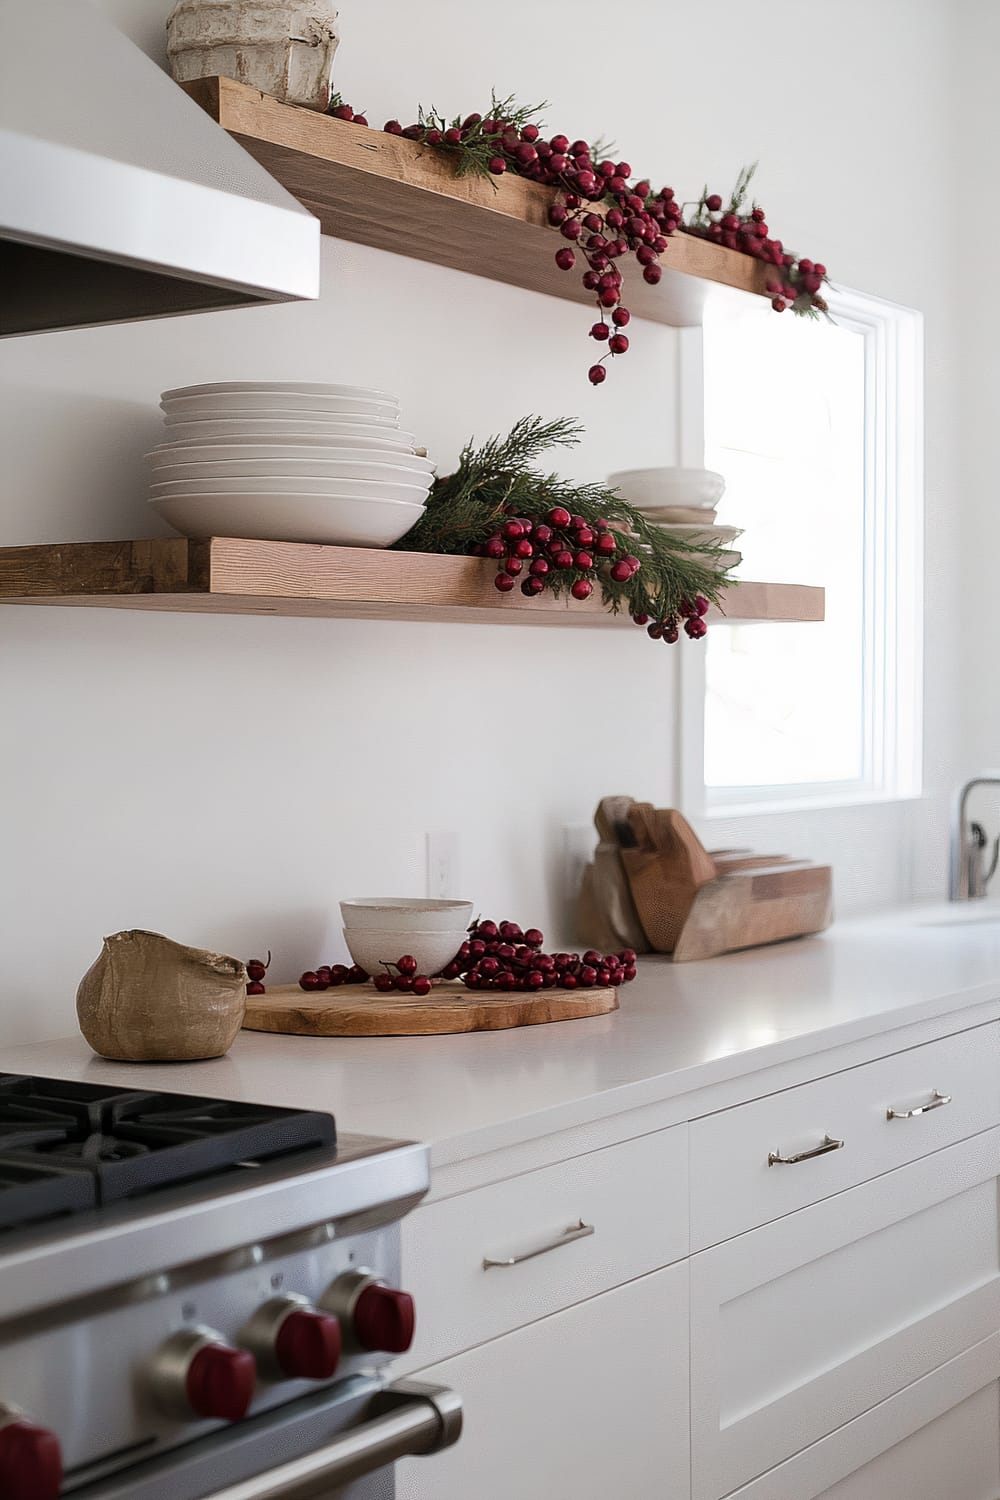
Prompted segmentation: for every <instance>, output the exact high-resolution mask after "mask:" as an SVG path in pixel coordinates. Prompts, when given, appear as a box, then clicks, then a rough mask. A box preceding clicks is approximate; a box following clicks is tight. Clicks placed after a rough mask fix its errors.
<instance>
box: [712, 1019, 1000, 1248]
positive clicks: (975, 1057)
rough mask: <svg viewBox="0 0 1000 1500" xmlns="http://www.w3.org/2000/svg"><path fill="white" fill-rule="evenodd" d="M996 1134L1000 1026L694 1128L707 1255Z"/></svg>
mask: <svg viewBox="0 0 1000 1500" xmlns="http://www.w3.org/2000/svg"><path fill="white" fill-rule="evenodd" d="M996 1124H1000V1022H993V1023H991V1024H990V1025H988V1026H977V1027H975V1028H974V1029H973V1030H971V1031H963V1032H960V1033H958V1035H956V1036H950V1037H942V1038H941V1039H940V1040H939V1041H936V1042H928V1043H927V1044H926V1045H925V1046H923V1047H914V1048H911V1049H910V1050H909V1051H906V1052H898V1053H896V1054H894V1055H893V1056H892V1057H883V1058H879V1060H878V1061H877V1062H872V1063H865V1064H863V1065H862V1066H861V1067H857V1068H851V1069H850V1070H848V1071H847V1072H844V1073H836V1074H834V1075H833V1076H832V1077H829V1078H820V1079H817V1080H816V1081H815V1082H814V1083H805V1084H801V1085H800V1086H799V1087H798V1088H792V1089H786V1090H784V1091H783V1092H782V1093H780V1094H772V1095H770V1096H769V1097H768V1098H765V1099H756V1100H754V1101H753V1103H751V1104H742V1105H739V1106H738V1107H736V1108H734V1109H727V1110H723V1111H721V1112H720V1113H719V1114H715V1115H707V1116H705V1117H704V1118H703V1119H700V1120H696V1121H694V1123H693V1124H692V1125H691V1127H690V1130H691V1246H692V1249H693V1250H700V1249H704V1248H705V1247H706V1246H708V1245H714V1244H717V1243H718V1242H719V1241H720V1240H725V1239H728V1238H730V1237H731V1236H732V1235H736V1234H741V1233H743V1231H744V1230H747V1229H752V1228H755V1227H756V1226H757V1225H758V1224H766V1223H768V1222H769V1221H770V1220H771V1219H777V1218H780V1217H781V1216H782V1215H783V1214H787V1213H793V1212H794V1211H795V1210H796V1209H799V1208H803V1207H805V1205H806V1204H809V1203H816V1202H818V1201H819V1200H820V1199H822V1198H826V1197H829V1196H830V1195H831V1194H833V1193H839V1192H842V1191H843V1190H844V1189H845V1188H848V1187H852V1186H854V1184H856V1183H859V1182H865V1181H867V1179H868V1178H870V1177H876V1176H878V1175H879V1173H881V1172H888V1171H891V1170H892V1169H893V1168H894V1167H899V1166H902V1165H904V1164H905V1163H906V1162H909V1161H915V1160H916V1159H917V1158H919V1157H921V1156H926V1155H928V1154H929V1153H930V1152H932V1151H937V1150H940V1148H941V1147H942V1146H948V1145H951V1144H952V1143H953V1142H955V1141H960V1140H964V1139H965V1138H966V1137H968V1136H970V1135H975V1134H976V1133H977V1132H978V1131H981V1130H988V1129H989V1128H990V1127H991V1126H993V1125H996Z"/></svg>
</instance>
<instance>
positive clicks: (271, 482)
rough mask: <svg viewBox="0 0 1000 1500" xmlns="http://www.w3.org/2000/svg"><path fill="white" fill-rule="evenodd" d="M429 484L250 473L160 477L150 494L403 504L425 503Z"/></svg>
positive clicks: (160, 497) (157, 497)
mask: <svg viewBox="0 0 1000 1500" xmlns="http://www.w3.org/2000/svg"><path fill="white" fill-rule="evenodd" d="M429 488H430V486H429V484H404V483H399V484H391V483H389V482H387V481H382V480H379V481H375V480H374V479H306V478H302V479H286V478H279V477H274V478H270V479H265V478H264V477H263V475H260V474H257V475H253V474H248V475H247V476H246V477H245V478H243V479H239V478H229V479H197V478H195V479H168V480H162V481H160V480H157V481H155V482H154V483H153V484H151V485H150V487H149V493H150V495H152V496H154V497H155V498H156V499H166V498H168V497H170V496H172V495H245V494H254V495H264V494H268V495H271V496H272V497H273V498H274V499H275V500H277V501H280V500H282V499H283V498H284V496H285V495H320V496H322V497H323V498H324V499H328V500H360V501H365V500H396V501H399V502H400V504H403V505H423V503H424V501H425V500H426V499H427V492H428V490H429Z"/></svg>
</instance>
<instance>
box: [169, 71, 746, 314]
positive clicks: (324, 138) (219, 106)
mask: <svg viewBox="0 0 1000 1500" xmlns="http://www.w3.org/2000/svg"><path fill="white" fill-rule="evenodd" d="M181 87H182V88H185V89H186V90H187V92H188V93H189V94H190V95H191V97H192V98H193V99H195V100H196V101H197V102H198V103H199V104H200V105H201V106H202V108H203V109H205V110H207V111H208V113H209V114H210V115H211V116H212V118H213V119H214V120H217V121H218V122H219V124H220V125H222V126H223V128H224V129H226V130H228V131H229V133H230V135H232V136H233V137H234V138H235V139H236V140H237V141H239V143H240V145H241V146H243V147H244V148H245V149H246V150H247V151H249V152H250V154H251V156H254V157H256V159H257V160H258V161H259V162H260V163H261V164H262V165H263V166H264V167H266V168H267V170H268V171H269V172H270V173H271V174H272V176H274V177H276V178H277V179H278V181H279V182H280V183H282V184H283V186H284V187H286V188H287V189H288V191H289V192H290V193H293V194H294V195H295V197H296V198H298V199H299V201H300V202H301V203H302V204H303V205H304V206H305V207H306V208H308V209H310V210H311V212H312V213H314V214H315V215H316V216H317V218H318V219H319V221H320V223H321V225H322V227H323V231H324V233H325V234H330V235H335V236H336V237H337V238H338V239H342V240H354V241H356V242H358V243H359V244H364V245H374V246H375V247H377V248H378V249H380V250H390V251H392V252H394V253H395V254H397V255H408V256H411V257H413V258H414V259H416V260H425V261H431V262H433V263H434V264H435V265H443V266H449V267H451V268H452V269H453V270H458V271H468V272H471V273H472V274H473V275H476V276H486V277H488V278H489V279H490V280H493V281H505V282H508V283H510V284H511V285H514V286H520V287H526V288H528V289H529V290H531V291H536V292H545V293H548V294H550V295H552V296H556V297H563V298H568V299H569V300H571V301H573V302H584V303H586V304H587V305H588V306H590V305H592V304H593V293H591V292H587V291H585V290H584V288H583V287H582V286H581V284H580V277H579V275H578V274H576V273H573V272H571V273H567V272H565V271H560V270H559V269H558V267H557V266H556V264H555V259H554V257H555V251H556V250H557V249H558V248H559V245H560V243H561V241H560V240H559V238H558V236H557V235H556V234H555V232H554V231H553V230H552V229H551V228H550V227H549V224H548V210H549V206H550V205H551V203H552V202H553V199H554V196H555V194H554V192H553V190H552V189H551V188H547V187H542V186H541V185H540V184H538V183H534V182H528V181H526V180H525V179H524V178H523V177H517V176H516V175H514V174H513V173H510V174H508V175H506V176H505V177H503V178H502V179H493V178H490V179H489V180H487V179H485V178H482V177H477V176H472V175H470V176H467V177H457V176H456V175H455V171H454V168H453V166H452V164H451V162H450V160H449V159H448V158H447V157H446V156H444V155H443V154H442V153H441V152H439V151H436V150H435V149H434V148H433V147H431V146H423V145H421V144H419V143H418V142H416V141H408V140H404V139H403V138H402V137H400V136H395V135H386V134H385V132H384V131H382V130H378V129H369V128H366V127H365V126H362V125H353V124H351V123H349V122H347V121H345V120H335V119H333V118H332V117H331V116H329V115H323V114H318V113H317V112H316V111H314V110H309V109H300V108H297V107H296V106H294V105H289V104H279V103H278V101H277V100H276V99H272V98H270V97H269V96H268V95H267V94H262V93H260V91H259V90H257V89H253V88H249V87H248V86H247V85H246V84H242V83H236V82H234V81H233V80H232V79H229V78H205V79H200V80H198V81H197V82H194V83H186V84H182V85H181ZM662 266H663V276H662V279H661V280H660V282H659V284H658V285H657V286H649V285H647V283H646V282H644V281H643V280H642V278H641V276H639V275H638V274H632V275H630V276H629V278H628V306H629V308H630V310H631V312H632V314H633V316H634V317H639V318H649V319H651V320H652V321H653V322H657V323H668V324H672V325H674V326H675V327H689V326H692V325H697V324H699V323H700V322H701V321H702V312H703V307H704V304H705V300H706V295H707V294H708V293H709V292H714V293H715V294H716V295H720V294H721V295H725V294H726V293H728V294H729V295H732V293H733V292H734V291H737V292H743V293H752V294H755V295H758V296H761V297H763V296H766V290H765V283H766V282H767V281H768V279H769V277H770V275H771V269H769V267H768V266H766V265H765V264H764V263H763V262H761V261H756V260H753V259H752V258H751V257H750V256H748V255H741V254H740V253H739V252H738V251H735V250H726V249H725V248H724V247H723V246H721V245H715V244H712V243H711V242H710V241H708V240H702V239H698V238H696V237H694V236H692V235H688V234H677V235H674V236H672V237H671V240H670V245H669V248H668V249H667V251H666V253H665V255H664V256H663V260H662ZM720 289H721V290H720Z"/></svg>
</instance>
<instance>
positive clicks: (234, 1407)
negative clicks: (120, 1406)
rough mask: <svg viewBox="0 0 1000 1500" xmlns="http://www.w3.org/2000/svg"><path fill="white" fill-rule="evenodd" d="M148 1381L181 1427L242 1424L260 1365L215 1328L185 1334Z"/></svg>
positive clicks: (173, 1340) (162, 1353) (164, 1348)
mask: <svg viewBox="0 0 1000 1500" xmlns="http://www.w3.org/2000/svg"><path fill="white" fill-rule="evenodd" d="M148 1381H149V1385H150V1389H151V1394H152V1395H153V1397H154V1399H155V1401H156V1403H157V1405H158V1406H159V1407H160V1409H161V1410H162V1411H163V1412H165V1413H166V1415H167V1416H170V1417H173V1418H174V1419H175V1420H176V1421H180V1422H183V1421H190V1420H191V1417H192V1416H195V1417H207V1418H211V1419H213V1420H215V1421H218V1422H238V1421H239V1420H240V1418H241V1417H245V1416H246V1414H247V1410H248V1409H249V1406H250V1402H251V1401H252V1400H253V1393H254V1386H255V1385H256V1382H257V1361H256V1360H255V1359H254V1357H253V1355H252V1354H251V1353H250V1351H249V1350H247V1349H234V1348H233V1346H232V1344H227V1343H226V1341H225V1339H224V1338H223V1337H222V1335H221V1334H218V1333H215V1332H213V1330H212V1329H211V1328H201V1327H196V1328H179V1329H178V1330H177V1332H176V1333H174V1334H171V1336H170V1338H168V1339H167V1341H166V1343H165V1344H161V1346H160V1348H159V1349H158V1350H157V1352H156V1354H155V1356H154V1357H153V1360H152V1362H151V1364H150V1367H149V1371H148ZM0 1494H2V1491H0Z"/></svg>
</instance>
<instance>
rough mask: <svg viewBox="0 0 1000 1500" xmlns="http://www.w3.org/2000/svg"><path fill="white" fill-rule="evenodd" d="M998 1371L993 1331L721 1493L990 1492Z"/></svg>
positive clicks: (998, 1477)
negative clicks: (799, 1449) (780, 1461)
mask: <svg viewBox="0 0 1000 1500" xmlns="http://www.w3.org/2000/svg"><path fill="white" fill-rule="evenodd" d="M998 1376H1000V1335H997V1334H994V1335H993V1336H992V1337H991V1338H989V1339H987V1340H986V1341H985V1342H984V1343H982V1344H978V1345H976V1347H975V1348H973V1349H970V1350H968V1351H967V1352H966V1353H965V1354H962V1355H960V1356H959V1357H958V1358H957V1359H954V1360H951V1361H950V1362H949V1363H948V1364H947V1365H944V1366H942V1367H941V1369H939V1370H935V1371H934V1372H933V1374H931V1375H927V1376H925V1377H924V1379H923V1380H918V1381H917V1382H916V1383H915V1384H914V1385H911V1386H907V1387H906V1389H905V1390H903V1391H900V1393H899V1394H898V1395H897V1396H892V1397H890V1398H889V1400H888V1401H883V1402H882V1403H881V1404H880V1405H879V1406H876V1407H875V1408H874V1409H873V1410H872V1411H870V1412H866V1413H865V1415H864V1416H863V1417H859V1418H858V1419H857V1420H856V1421H854V1422H848V1423H847V1425H846V1426H845V1427H841V1428H839V1429H838V1430H837V1431H836V1432H834V1433H831V1434H830V1436H829V1437H827V1438H824V1439H823V1440H822V1441H821V1442H819V1443H814V1444H813V1445H812V1447H810V1448H806V1449H805V1450H804V1451H803V1452H801V1453H797V1454H796V1455H795V1457H794V1458H790V1459H788V1461H787V1462H786V1463H783V1464H780V1465H779V1466H778V1468H776V1469H772V1470H771V1472H770V1473H768V1474H764V1475H762V1476H761V1478H759V1479H754V1480H752V1481H751V1482H750V1484H747V1485H743V1486H742V1487H741V1488H740V1489H738V1490H735V1491H734V1492H733V1493H732V1494H731V1495H730V1496H729V1500H997V1497H998V1496H1000V1386H998Z"/></svg>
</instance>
